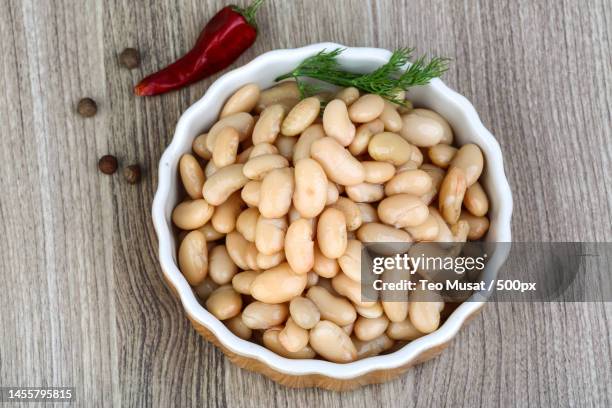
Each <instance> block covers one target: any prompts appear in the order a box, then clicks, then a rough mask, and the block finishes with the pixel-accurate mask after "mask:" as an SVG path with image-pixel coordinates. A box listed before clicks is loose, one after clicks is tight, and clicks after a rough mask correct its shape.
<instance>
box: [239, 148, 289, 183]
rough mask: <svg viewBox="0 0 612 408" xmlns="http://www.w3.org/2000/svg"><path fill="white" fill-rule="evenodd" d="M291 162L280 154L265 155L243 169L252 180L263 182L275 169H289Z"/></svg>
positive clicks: (251, 160) (256, 158)
mask: <svg viewBox="0 0 612 408" xmlns="http://www.w3.org/2000/svg"><path fill="white" fill-rule="evenodd" d="M288 166H289V162H288V161H287V159H285V158H284V157H283V156H281V155H280V154H263V155H261V156H256V157H253V158H252V159H249V161H247V162H246V163H245V165H244V167H243V169H242V172H243V173H244V175H245V176H247V177H248V178H250V179H251V180H258V181H260V180H263V179H264V177H265V176H266V175H267V174H268V173H270V172H271V171H272V170H274V169H282V168H284V167H288Z"/></svg>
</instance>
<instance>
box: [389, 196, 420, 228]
mask: <svg viewBox="0 0 612 408" xmlns="http://www.w3.org/2000/svg"><path fill="white" fill-rule="evenodd" d="M428 215H429V209H428V208H427V206H426V205H425V204H424V203H423V202H422V201H421V200H420V199H419V197H417V196H415V195H411V194H397V195H393V196H389V197H387V198H385V199H384V200H382V201H381V202H380V203H379V204H378V217H379V218H380V219H381V221H382V222H384V223H385V224H389V225H393V226H394V227H396V228H405V227H415V226H417V225H419V224H422V223H423V222H425V220H426V219H427V216H428Z"/></svg>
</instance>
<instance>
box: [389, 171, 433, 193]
mask: <svg viewBox="0 0 612 408" xmlns="http://www.w3.org/2000/svg"><path fill="white" fill-rule="evenodd" d="M432 183H433V181H432V179H431V177H430V176H429V174H428V173H426V172H425V171H423V170H406V171H402V172H401V173H397V174H396V175H395V176H394V177H393V178H392V179H391V180H389V181H388V182H387V184H386V185H385V194H386V195H394V194H401V193H407V194H413V195H416V196H421V195H423V194H425V193H427V192H428V191H429V190H430V189H431V187H432Z"/></svg>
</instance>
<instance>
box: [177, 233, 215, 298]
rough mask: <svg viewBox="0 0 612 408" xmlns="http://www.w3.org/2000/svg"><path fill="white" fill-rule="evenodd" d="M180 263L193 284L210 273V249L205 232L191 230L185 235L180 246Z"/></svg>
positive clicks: (183, 271) (188, 279)
mask: <svg viewBox="0 0 612 408" xmlns="http://www.w3.org/2000/svg"><path fill="white" fill-rule="evenodd" d="M178 263H179V268H180V270H181V272H182V273H183V275H184V276H185V279H187V282H189V284H190V285H191V286H196V285H198V284H199V283H201V282H202V281H204V279H205V278H206V274H207V273H208V250H207V248H206V237H204V234H202V233H201V232H200V231H191V232H190V233H189V234H187V235H186V236H185V238H184V239H183V242H181V246H180V247H179V252H178Z"/></svg>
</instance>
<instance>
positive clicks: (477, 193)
mask: <svg viewBox="0 0 612 408" xmlns="http://www.w3.org/2000/svg"><path fill="white" fill-rule="evenodd" d="M463 205H465V208H467V210H468V211H469V212H470V213H472V215H475V216H477V217H482V216H484V215H486V214H487V212H489V199H488V197H487V193H485V191H484V189H483V188H482V186H481V185H480V183H479V182H475V183H474V184H472V185H471V186H470V187H468V189H467V191H466V192H465V197H463Z"/></svg>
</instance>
